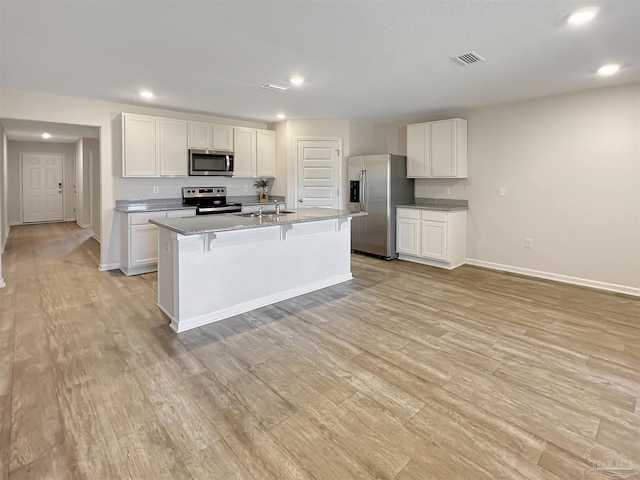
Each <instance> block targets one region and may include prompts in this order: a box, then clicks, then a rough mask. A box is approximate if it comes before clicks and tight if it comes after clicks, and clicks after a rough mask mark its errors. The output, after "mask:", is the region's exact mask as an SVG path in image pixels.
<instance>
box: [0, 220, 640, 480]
mask: <svg viewBox="0 0 640 480" xmlns="http://www.w3.org/2000/svg"><path fill="white" fill-rule="evenodd" d="M98 250H99V248H98V245H97V243H96V242H95V240H93V239H91V238H89V236H88V234H87V233H86V232H85V231H83V230H81V229H79V228H78V227H77V226H75V225H74V224H70V223H61V224H51V225H29V226H18V227H13V228H12V229H11V233H10V238H9V242H8V245H7V248H6V251H5V254H4V265H3V266H4V276H5V280H6V282H7V287H6V288H4V289H1V290H0V312H1V313H0V473H1V474H2V475H1V478H5V479H6V478H9V479H12V480H13V479H21V480H22V479H101V480H103V479H136V480H137V479H153V480H160V479H172V480H175V479H198V480H199V479H207V480H212V479H222V480H231V479H238V480H287V479H310V480H311V479H315V480H349V479H380V480H426V479H447V480H451V479H509V480H513V479H535V480H543V479H544V480H554V479H555V480H558V479H579V478H585V479H586V478H588V479H598V478H601V479H604V478H612V477H611V476H606V475H605V473H609V474H610V473H611V472H610V471H609V472H605V471H603V470H596V471H593V468H594V465H593V463H592V462H593V461H599V460H605V458H606V457H607V456H609V458H613V459H618V460H626V461H627V462H631V463H630V464H629V463H628V464H627V465H630V467H629V468H630V470H629V471H627V472H626V473H633V472H634V471H635V472H637V471H639V470H640V404H639V402H638V397H639V396H640V371H639V370H640V369H639V368H638V367H639V366H640V300H638V299H637V298H633V297H628V296H623V295H616V294H610V293H603V292H599V291H595V290H589V289H585V288H579V287H573V286H568V285H562V284H557V283H553V282H548V281H542V280H537V279H531V278H525V277H520V276H516V275H510V274H505V273H499V272H493V271H488V270H484V269H480V268H475V267H470V266H463V267H460V268H458V269H456V270H454V271H452V272H448V271H444V270H439V269H436V268H431V267H427V266H423V265H416V264H412V263H407V262H401V261H393V262H384V261H380V260H376V259H372V258H368V257H363V256H360V255H354V256H353V257H352V264H353V274H354V280H353V281H350V282H347V283H344V284H341V285H338V286H335V287H331V288H327V289H324V290H321V291H318V292H314V293H311V294H308V295H304V296H301V297H298V298H295V299H291V300H288V301H284V302H281V303H278V304H276V305H273V306H270V307H266V308H262V309H260V310H256V311H254V312H250V313H247V314H245V315H240V316H237V317H234V318H232V319H228V320H225V321H222V322H218V323H216V324H212V325H209V326H206V327H202V328H198V329H195V330H191V331H188V332H185V333H183V334H180V335H177V334H175V333H173V332H172V331H171V330H170V329H169V326H168V321H167V319H166V318H165V317H164V316H163V315H162V314H161V313H160V311H159V310H158V308H157V307H156V282H157V277H156V275H155V274H147V275H140V276H136V277H125V276H123V275H122V274H120V273H119V272H99V271H98V269H97V265H98V262H99V259H98ZM260 273H261V274H264V275H265V281H269V272H260ZM618 473H620V472H618ZM623 473H624V472H623Z"/></svg>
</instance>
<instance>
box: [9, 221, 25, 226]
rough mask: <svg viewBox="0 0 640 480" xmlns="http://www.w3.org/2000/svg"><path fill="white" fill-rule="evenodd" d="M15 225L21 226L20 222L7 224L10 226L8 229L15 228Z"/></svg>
mask: <svg viewBox="0 0 640 480" xmlns="http://www.w3.org/2000/svg"><path fill="white" fill-rule="evenodd" d="M17 225H22V222H20V221H18V222H11V223H9V226H10V227H15V226H17Z"/></svg>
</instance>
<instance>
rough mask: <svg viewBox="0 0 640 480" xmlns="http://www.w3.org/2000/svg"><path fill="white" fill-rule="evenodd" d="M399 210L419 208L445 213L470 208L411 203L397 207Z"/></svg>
mask: <svg viewBox="0 0 640 480" xmlns="http://www.w3.org/2000/svg"><path fill="white" fill-rule="evenodd" d="M396 207H397V208H419V209H421V210H442V211H445V212H449V211H453V210H469V207H468V206H461V205H426V204H424V203H409V204H407V205H396Z"/></svg>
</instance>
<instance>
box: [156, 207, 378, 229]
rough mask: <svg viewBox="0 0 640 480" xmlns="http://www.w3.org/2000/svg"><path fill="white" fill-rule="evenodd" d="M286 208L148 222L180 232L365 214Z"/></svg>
mask: <svg viewBox="0 0 640 480" xmlns="http://www.w3.org/2000/svg"><path fill="white" fill-rule="evenodd" d="M286 211H287V212H291V213H287V214H284V215H281V216H279V217H276V216H275V215H269V214H265V215H263V216H262V218H260V217H249V216H242V214H237V213H228V214H225V215H200V216H196V217H182V218H167V219H159V220H150V222H151V223H153V224H155V225H158V226H159V227H163V228H167V229H169V230H172V231H174V232H177V233H179V234H181V235H198V234H201V233H215V232H226V231H232V230H234V231H235V230H247V229H251V228H260V227H273V226H275V225H292V224H295V223H304V222H317V221H320V220H332V219H337V218H347V217H360V216H364V215H366V213H365V212H349V211H348V210H333V209H329V208H304V209H300V210H286Z"/></svg>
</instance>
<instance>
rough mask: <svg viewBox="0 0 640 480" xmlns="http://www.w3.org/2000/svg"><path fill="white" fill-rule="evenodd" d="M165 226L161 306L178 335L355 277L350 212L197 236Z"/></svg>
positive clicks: (162, 230)
mask: <svg viewBox="0 0 640 480" xmlns="http://www.w3.org/2000/svg"><path fill="white" fill-rule="evenodd" d="M159 226H160V228H159V229H158V232H159V236H158V242H159V252H158V306H159V307H160V309H162V311H163V312H164V313H165V314H166V315H167V316H168V317H169V318H170V320H171V328H172V329H173V330H175V331H176V332H184V331H185V330H189V329H191V328H195V327H199V326H202V325H205V324H208V323H211V322H216V321H218V320H222V319H225V318H229V317H232V316H234V315H238V314H240V313H244V312H248V311H250V310H254V309H256V308H260V307H263V306H266V305H271V304H273V303H275V302H279V301H281V300H286V299H288V298H292V297H295V296H298V295H302V294H304V293H308V292H312V291H314V290H319V289H321V288H325V287H328V286H331V285H335V284H337V283H341V282H345V281H347V280H350V279H351V278H352V275H351V259H350V252H351V246H350V245H351V218H349V217H347V218H337V219H330V220H318V221H310V222H302V223H293V224H277V223H276V224H273V223H272V224H271V225H269V226H261V227H260V228H249V229H242V230H230V231H221V232H210V233H199V234H190V235H182V234H180V233H176V232H175V231H172V230H170V229H168V228H162V225H159Z"/></svg>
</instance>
